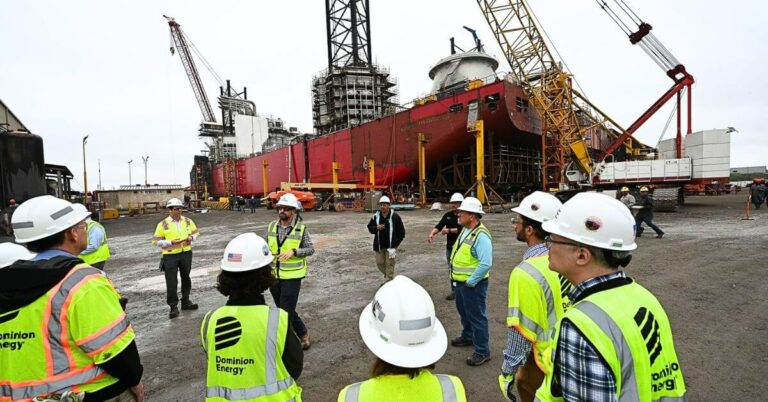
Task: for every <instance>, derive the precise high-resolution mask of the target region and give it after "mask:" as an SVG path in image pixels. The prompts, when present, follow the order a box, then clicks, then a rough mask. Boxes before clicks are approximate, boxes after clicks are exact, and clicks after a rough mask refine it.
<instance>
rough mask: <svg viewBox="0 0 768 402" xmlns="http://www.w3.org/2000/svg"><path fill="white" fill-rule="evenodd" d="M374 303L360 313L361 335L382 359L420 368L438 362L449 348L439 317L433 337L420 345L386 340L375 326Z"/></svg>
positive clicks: (366, 344) (370, 348)
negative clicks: (406, 344) (408, 344)
mask: <svg viewBox="0 0 768 402" xmlns="http://www.w3.org/2000/svg"><path fill="white" fill-rule="evenodd" d="M372 309H373V303H368V305H367V306H365V308H364V309H363V311H362V313H360V320H359V328H360V336H361V337H362V338H363V342H364V343H365V346H367V347H368V349H369V350H370V351H371V353H373V354H374V355H376V356H377V357H378V358H380V359H381V360H384V361H385V362H387V363H389V364H392V365H395V366H398V367H405V368H420V367H426V366H429V365H430V364H433V363H436V362H437V361H438V360H440V358H442V357H443V355H445V352H446V350H448V336H447V335H446V333H445V328H443V324H442V323H441V322H440V320H439V319H437V317H435V326H434V327H433V332H432V338H430V339H429V341H427V342H425V343H422V344H420V345H413V346H401V345H396V344H394V343H388V342H386V341H384V340H383V339H382V338H381V336H380V334H379V332H378V331H377V330H376V328H375V327H374V326H373V323H372V321H371V317H373V312H372Z"/></svg>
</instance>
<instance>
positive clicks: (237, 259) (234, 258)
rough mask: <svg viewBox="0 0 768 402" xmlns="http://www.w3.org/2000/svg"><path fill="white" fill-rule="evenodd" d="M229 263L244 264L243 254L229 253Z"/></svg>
mask: <svg viewBox="0 0 768 402" xmlns="http://www.w3.org/2000/svg"><path fill="white" fill-rule="evenodd" d="M227 261H229V262H243V255H242V254H235V253H229V254H227Z"/></svg>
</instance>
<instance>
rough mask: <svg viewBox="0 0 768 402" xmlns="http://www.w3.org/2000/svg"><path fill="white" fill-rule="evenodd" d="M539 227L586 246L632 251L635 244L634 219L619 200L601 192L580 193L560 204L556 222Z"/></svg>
mask: <svg viewBox="0 0 768 402" xmlns="http://www.w3.org/2000/svg"><path fill="white" fill-rule="evenodd" d="M542 228H543V229H544V230H545V231H547V232H549V233H553V234H556V235H559V236H563V237H565V238H568V239H571V240H575V241H577V242H579V243H583V244H586V245H588V246H594V247H597V248H601V249H606V250H616V251H631V250H634V249H636V248H637V244H636V243H635V218H634V217H632V213H630V212H629V209H627V207H625V206H624V204H622V203H621V202H620V201H618V200H616V199H615V198H613V197H609V196H607V195H604V194H600V193H579V194H576V195H575V196H574V197H573V198H571V199H570V200H569V201H568V202H566V203H565V204H563V207H562V208H560V212H558V213H557V216H556V217H555V219H553V220H550V221H547V222H544V224H543V225H542Z"/></svg>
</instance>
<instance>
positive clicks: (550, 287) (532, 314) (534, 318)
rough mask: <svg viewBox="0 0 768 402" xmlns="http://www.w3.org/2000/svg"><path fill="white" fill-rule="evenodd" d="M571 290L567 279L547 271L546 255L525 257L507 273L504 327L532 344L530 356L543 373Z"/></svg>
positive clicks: (549, 366) (548, 368) (548, 362)
mask: <svg viewBox="0 0 768 402" xmlns="http://www.w3.org/2000/svg"><path fill="white" fill-rule="evenodd" d="M572 288H573V286H572V285H571V283H570V282H568V280H567V279H565V278H564V277H562V276H560V275H559V274H558V273H557V272H554V271H552V270H550V269H549V255H542V256H538V257H533V258H528V259H527V260H524V261H523V262H521V263H520V265H518V266H517V267H515V269H513V270H512V272H511V273H510V274H509V304H508V309H507V326H508V327H515V328H516V329H517V331H518V332H520V334H521V335H523V337H525V339H528V340H529V341H530V342H531V343H532V344H533V357H534V359H535V361H536V365H537V366H539V368H540V369H541V371H542V372H543V373H544V374H546V373H549V372H550V371H551V370H552V365H551V361H550V353H551V346H552V338H553V337H554V336H555V328H557V322H558V321H559V320H560V318H561V317H562V316H563V313H564V312H565V310H567V309H568V307H569V306H570V300H569V299H568V293H569V292H570V290H571V289H572Z"/></svg>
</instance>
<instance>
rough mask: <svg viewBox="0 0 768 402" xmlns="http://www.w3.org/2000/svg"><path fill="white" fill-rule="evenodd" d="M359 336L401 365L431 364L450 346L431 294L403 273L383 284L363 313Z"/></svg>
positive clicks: (384, 355)
mask: <svg viewBox="0 0 768 402" xmlns="http://www.w3.org/2000/svg"><path fill="white" fill-rule="evenodd" d="M360 336H361V337H362V338H363V342H365V345H366V346H368V349H370V350H371V352H373V354H374V355H376V356H378V357H379V358H380V359H381V360H384V361H385V362H387V363H389V364H392V365H395V366H398V367H407V368H418V367H424V366H429V365H430V364H432V363H435V362H437V361H438V360H440V358H441V357H443V355H444V354H445V351H446V349H447V348H448V337H447V336H446V334H445V328H443V325H442V324H441V323H440V321H439V320H438V319H437V316H435V305H434V303H433V302H432V298H430V297H429V294H428V293H427V291H426V290H424V288H422V287H421V286H419V284H417V283H416V282H414V281H412V280H411V279H409V278H407V277H405V276H402V275H398V276H396V277H395V278H394V279H392V280H391V281H389V282H387V283H385V284H384V285H383V286H382V287H380V288H379V290H378V291H377V292H376V295H375V296H374V297H373V301H371V303H369V304H368V305H367V306H365V309H363V312H362V313H360Z"/></svg>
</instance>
